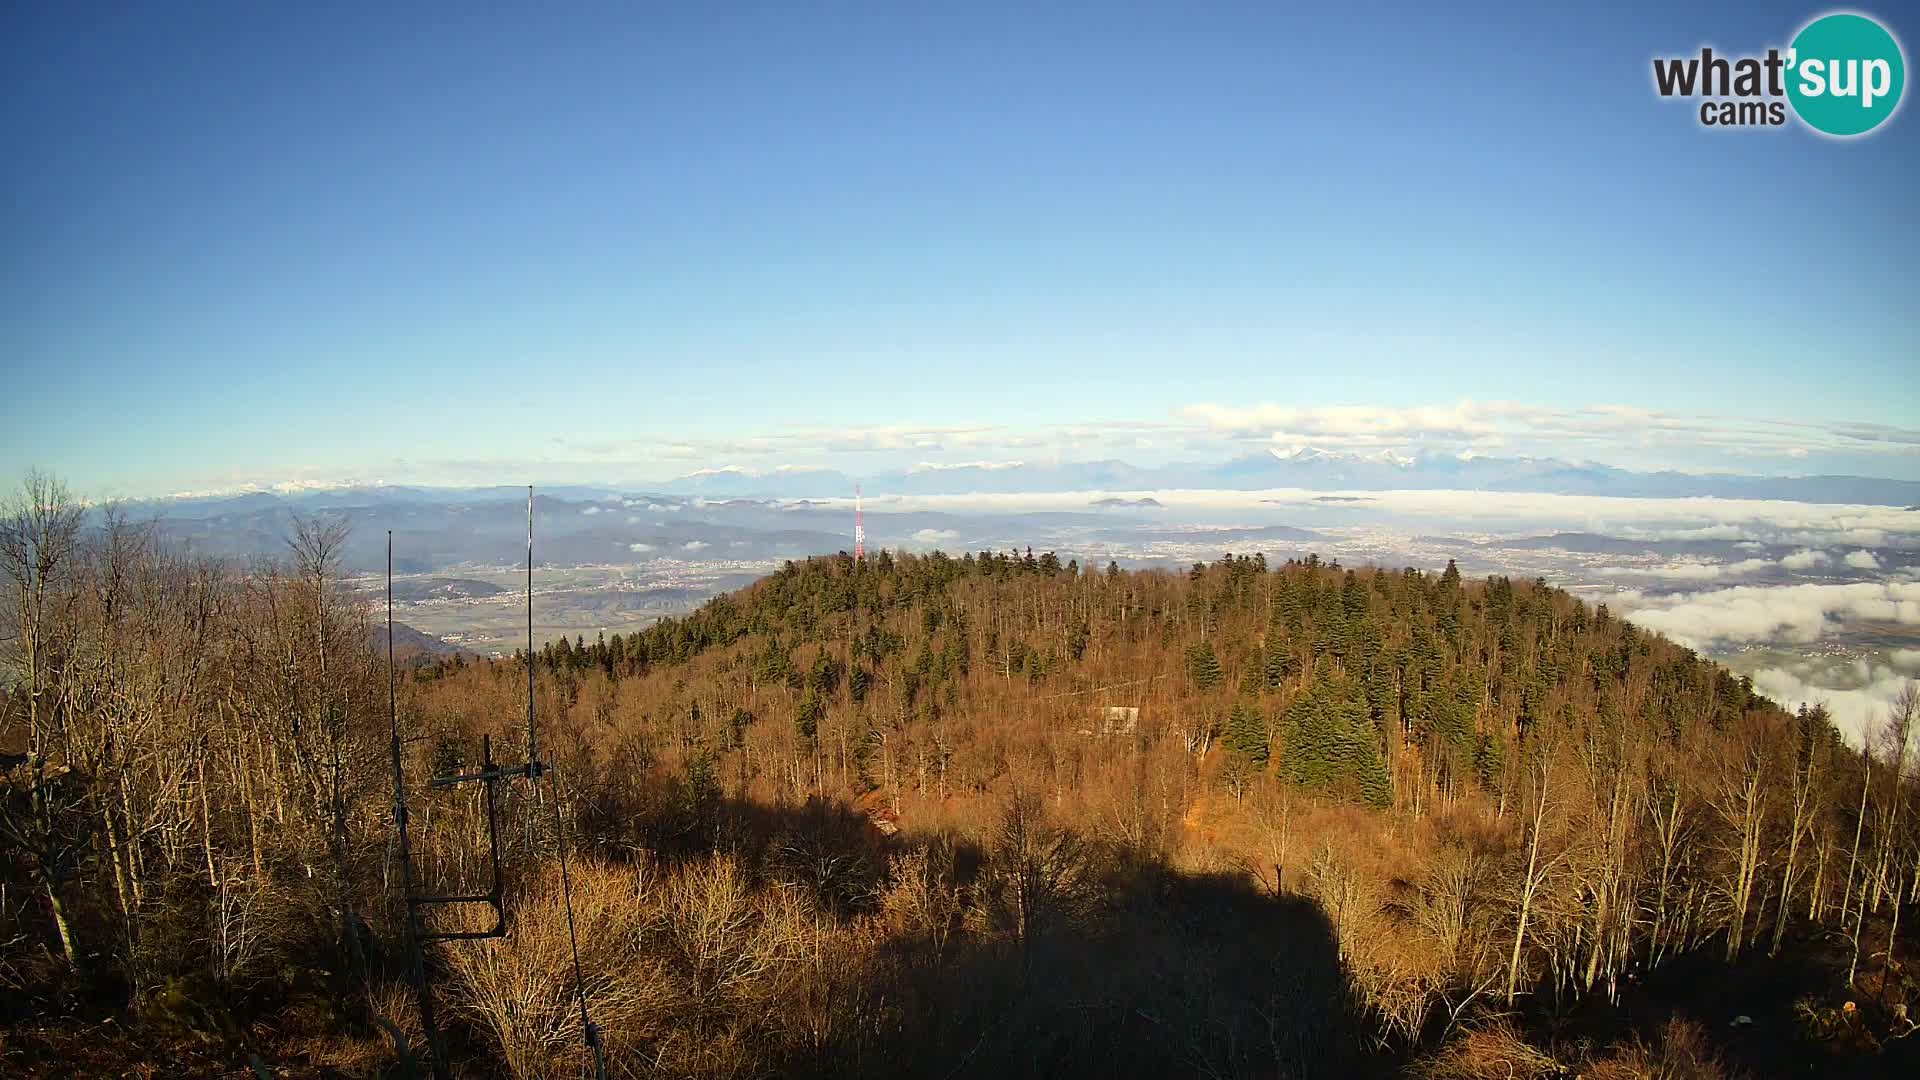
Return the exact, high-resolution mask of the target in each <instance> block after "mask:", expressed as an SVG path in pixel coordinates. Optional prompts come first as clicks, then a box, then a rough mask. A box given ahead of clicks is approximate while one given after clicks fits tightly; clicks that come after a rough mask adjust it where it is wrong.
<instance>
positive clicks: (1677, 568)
mask: <svg viewBox="0 0 1920 1080" xmlns="http://www.w3.org/2000/svg"><path fill="white" fill-rule="evenodd" d="M1773 565H1774V564H1773V562H1772V561H1771V560H1768V559H1742V560H1740V561H1739V562H1736V563H1713V562H1706V561H1703V560H1700V559H1682V560H1680V561H1679V562H1674V563H1668V564H1666V565H1664V566H1602V567H1599V568H1597V569H1596V571H1595V572H1596V573H1601V574H1612V575H1617V576H1629V577H1653V578H1661V579H1663V580H1667V581H1718V580H1719V579H1721V578H1724V577H1739V576H1741V575H1743V574H1757V573H1759V572H1760V571H1762V570H1770V569H1772V568H1773Z"/></svg>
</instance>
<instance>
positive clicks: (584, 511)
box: [580, 506, 600, 514]
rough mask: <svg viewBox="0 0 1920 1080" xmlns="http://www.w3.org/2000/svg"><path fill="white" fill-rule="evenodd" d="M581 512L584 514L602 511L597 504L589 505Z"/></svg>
mask: <svg viewBox="0 0 1920 1080" xmlns="http://www.w3.org/2000/svg"><path fill="white" fill-rule="evenodd" d="M580 512H581V513H582V514H597V513H599V512H600V508H599V507H597V506H589V507H587V508H586V509H585V510H582V511H580Z"/></svg>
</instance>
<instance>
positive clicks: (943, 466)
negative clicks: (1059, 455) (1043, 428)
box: [907, 461, 1026, 473]
mask: <svg viewBox="0 0 1920 1080" xmlns="http://www.w3.org/2000/svg"><path fill="white" fill-rule="evenodd" d="M1025 464H1026V462H1024V461H956V462H951V463H945V462H938V461H922V462H920V463H919V464H917V465H915V466H913V467H912V468H910V469H908V470H907V471H908V472H910V473H920V472H949V471H951V470H954V469H985V470H988V471H990V472H997V471H999V470H1003V469H1018V468H1020V467H1021V466H1022V465H1025Z"/></svg>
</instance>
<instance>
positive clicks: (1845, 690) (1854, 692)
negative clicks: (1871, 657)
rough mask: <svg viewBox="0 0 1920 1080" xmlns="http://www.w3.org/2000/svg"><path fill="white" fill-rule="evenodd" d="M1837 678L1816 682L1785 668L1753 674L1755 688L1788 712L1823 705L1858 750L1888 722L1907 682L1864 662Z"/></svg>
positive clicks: (1903, 678)
mask: <svg viewBox="0 0 1920 1080" xmlns="http://www.w3.org/2000/svg"><path fill="white" fill-rule="evenodd" d="M1861 669H1864V670H1861ZM1835 674H1836V675H1839V676H1840V678H1833V677H1832V676H1829V677H1827V678H1823V679H1822V680H1821V681H1819V682H1814V681H1809V680H1808V679H1807V678H1805V677H1803V676H1802V675H1801V674H1799V673H1796V672H1794V671H1791V670H1788V669H1785V668H1768V669H1766V670H1764V671H1757V672H1755V673H1754V675H1753V688H1754V689H1755V690H1757V691H1759V692H1760V693H1762V694H1764V695H1766V696H1767V697H1770V698H1772V699H1773V700H1775V701H1777V702H1779V703H1780V704H1781V705H1784V706H1786V707H1787V708H1788V709H1797V708H1799V707H1800V706H1801V705H1802V704H1807V705H1821V704H1824V705H1825V706H1826V707H1827V711H1828V712H1829V713H1830V714H1831V715H1832V716H1833V722H1834V726H1835V727H1838V728H1839V729H1840V732H1841V734H1843V735H1845V736H1846V737H1847V741H1848V742H1850V743H1852V744H1853V745H1855V746H1859V745H1861V744H1862V733H1863V732H1865V731H1868V730H1875V729H1877V728H1878V727H1879V726H1880V725H1881V724H1882V723H1883V722H1884V721H1885V719H1886V716H1887V708H1888V706H1889V705H1891V704H1892V702H1893V699H1894V698H1895V697H1897V696H1898V695H1899V693H1900V690H1901V688H1902V687H1904V686H1905V685H1906V684H1907V681H1908V680H1907V678H1906V677H1905V676H1903V675H1901V674H1900V673H1898V672H1896V671H1894V670H1892V669H1890V668H1885V667H1872V666H1869V665H1867V664H1866V662H1865V661H1862V662H1861V663H1860V664H1859V665H1856V670H1854V671H1852V672H1839V673H1835ZM1847 675H1851V676H1852V677H1851V678H1847V677H1846V676H1847ZM1828 681H1833V682H1846V683H1848V684H1855V685H1845V686H1831V685H1826V683H1827V682H1828Z"/></svg>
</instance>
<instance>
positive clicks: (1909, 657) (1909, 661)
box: [1887, 649, 1920, 675]
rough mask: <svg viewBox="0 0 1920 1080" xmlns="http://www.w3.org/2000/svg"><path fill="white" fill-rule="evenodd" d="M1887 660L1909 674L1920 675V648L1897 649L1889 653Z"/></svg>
mask: <svg viewBox="0 0 1920 1080" xmlns="http://www.w3.org/2000/svg"><path fill="white" fill-rule="evenodd" d="M1887 662H1888V663H1891V664H1892V665H1893V666H1894V667H1896V668H1899V669H1900V670H1901V671H1904V672H1906V673H1907V674H1909V675H1920V649H1895V650H1893V651H1892V652H1890V653H1888V654H1887Z"/></svg>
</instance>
